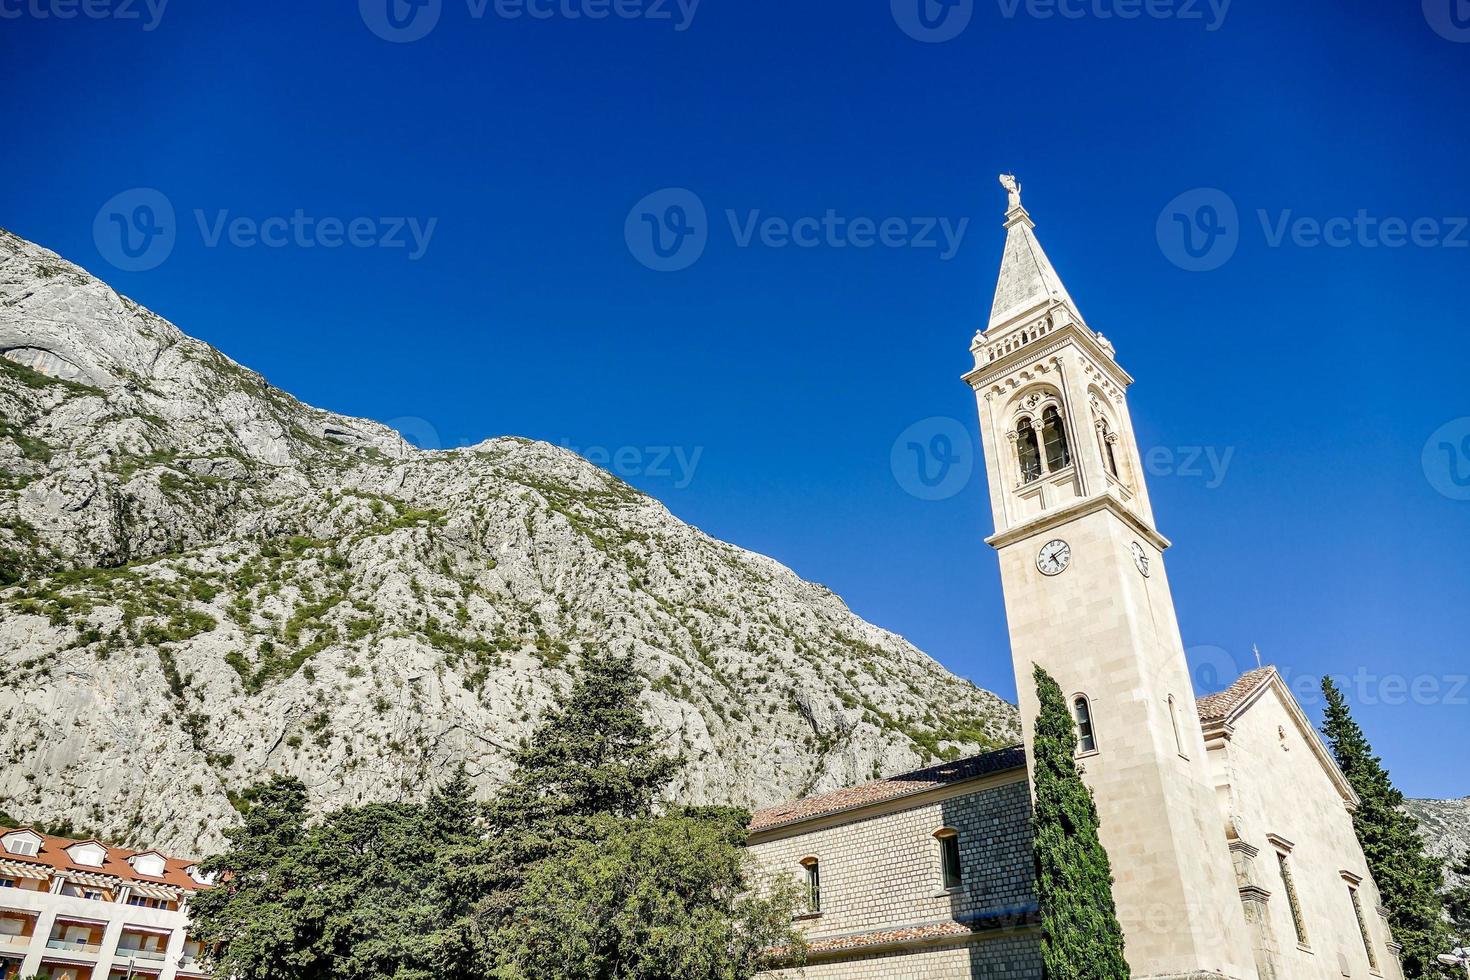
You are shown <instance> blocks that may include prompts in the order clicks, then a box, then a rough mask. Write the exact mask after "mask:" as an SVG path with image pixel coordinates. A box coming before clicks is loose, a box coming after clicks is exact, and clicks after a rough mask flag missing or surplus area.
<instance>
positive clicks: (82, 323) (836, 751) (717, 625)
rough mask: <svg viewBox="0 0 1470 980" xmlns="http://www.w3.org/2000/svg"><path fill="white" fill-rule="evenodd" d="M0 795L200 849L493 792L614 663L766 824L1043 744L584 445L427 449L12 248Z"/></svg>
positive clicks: (717, 790)
mask: <svg viewBox="0 0 1470 980" xmlns="http://www.w3.org/2000/svg"><path fill="white" fill-rule="evenodd" d="M0 353H3V355H4V356H3V358H0V721H3V724H0V754H3V757H4V758H5V760H6V764H5V766H4V768H3V770H0V809H3V810H4V811H6V812H8V813H10V814H11V815H13V816H14V817H15V818H17V819H20V820H25V821H35V822H43V823H46V824H48V825H56V824H66V823H69V824H71V825H72V827H73V828H75V829H76V830H77V831H78V832H85V833H95V834H97V835H99V836H101V837H103V838H106V839H111V840H116V841H118V842H120V843H132V844H138V845H144V844H146V845H152V846H161V847H165V848H167V849H171V850H173V851H175V852H180V853H186V854H198V853H202V852H207V851H209V850H210V849H211V848H213V847H215V846H217V844H218V843H219V841H220V836H219V832H220V829H221V827H222V826H223V825H224V824H225V823H226V822H227V821H228V820H229V819H230V818H231V817H232V815H233V812H232V803H234V802H235V801H237V799H238V794H239V793H240V792H241V791H243V790H244V789H245V788H246V787H248V786H249V785H250V784H251V783H252V782H254V781H256V780H258V779H260V778H261V777H263V776H265V775H267V774H269V773H277V772H286V773H292V774H295V775H297V776H299V777H300V778H302V779H303V780H304V781H305V782H306V783H307V785H308V786H309V787H310V790H311V793H312V795H313V799H314V801H315V802H316V803H317V804H318V805H321V806H330V805H335V804H342V803H350V802H357V801H364V800H373V799H384V798H396V797H399V796H415V795H417V794H420V793H422V792H424V790H425V789H426V787H427V786H428V785H430V784H431V783H432V782H433V780H434V779H435V778H436V777H437V776H438V775H439V774H440V773H442V772H443V771H444V770H445V768H446V767H448V766H449V765H451V764H452V763H454V762H455V761H457V760H461V759H462V760H465V761H466V762H467V763H468V764H469V766H470V768H471V771H472V773H474V774H475V775H476V778H477V779H478V781H479V783H480V786H481V788H482V791H483V792H485V793H488V792H490V791H491V789H492V788H493V786H494V784H495V783H496V782H497V781H498V780H500V779H502V778H503V777H504V775H505V774H506V772H507V770H508V765H507V759H508V753H509V752H510V751H511V749H512V748H513V747H514V746H515V745H516V743H517V741H518V740H519V739H520V738H521V737H522V736H524V735H525V734H526V733H527V732H529V731H530V729H531V728H532V727H533V726H534V724H535V723H536V721H537V719H538V717H539V715H540V714H541V713H542V711H543V710H544V709H545V707H546V706H547V705H548V704H549V703H550V702H551V701H552V700H553V699H554V698H555V697H556V696H557V694H558V692H559V691H560V690H562V689H564V688H565V686H566V684H567V682H568V673H567V670H568V668H569V667H571V666H573V665H574V664H575V663H576V662H577V659H578V658H579V657H580V656H582V655H583V654H584V653H586V652H587V651H589V650H602V649H605V650H611V651H616V652H619V653H624V652H630V653H632V654H633V656H634V657H635V658H636V661H637V663H638V665H639V667H640V669H641V670H642V671H643V673H644V674H645V675H646V676H647V678H648V681H649V684H650V690H649V694H648V698H647V703H648V711H649V713H650V717H651V720H653V721H654V722H655V723H656V724H658V725H659V726H660V728H661V729H662V730H663V731H665V732H666V733H667V737H668V741H669V743H670V748H671V750H672V749H677V750H679V751H682V752H683V753H684V754H685V755H686V756H687V757H688V759H689V764H688V765H687V766H686V767H685V770H684V775H683V777H682V779H681V781H680V782H679V784H678V786H677V796H678V797H679V798H680V799H683V800H688V801H694V802H715V801H728V800H733V801H735V802H738V803H743V804H748V805H764V804H768V803H771V802H775V801H779V800H782V799H786V798H791V797H795V796H798V795H800V794H803V793H806V792H809V791H816V790H824V789H829V788H834V787H837V786H839V785H843V784H847V783H851V782H855V781H860V780H866V779H869V778H873V777H875V776H877V775H880V774H887V773H892V772H895V771H900V770H904V769H907V768H911V767H915V766H917V765H920V764H922V763H924V762H926V761H928V760H930V759H932V758H934V757H936V756H941V755H954V754H958V753H968V752H973V751H977V750H981V749H983V748H987V747H990V746H994V745H997V744H1002V743H1007V742H1011V741H1013V740H1015V739H1016V738H1017V737H1018V726H1017V719H1016V713H1015V709H1014V708H1012V707H1011V706H1010V705H1008V704H1006V703H1005V702H1003V701H1001V700H1000V699H999V698H997V697H995V696H994V695H992V694H990V693H988V692H985V691H982V690H979V689H977V688H976V687H974V686H973V685H971V684H969V683H967V682H965V681H962V680H960V679H959V678H957V677H955V676H953V675H951V674H950V673H949V672H947V671H946V670H944V669H943V668H942V667H941V666H940V665H939V664H937V663H936V662H934V661H933V660H932V659H930V658H929V657H927V656H926V655H924V654H923V653H921V652H920V651H919V650H917V649H915V648H914V647H913V646H912V645H910V644H909V643H907V642H905V641H904V640H903V639H902V638H900V637H898V636H895V635H893V634H892V633H889V632H886V631H885V630H882V629H879V628H878V627H876V626H872V625H870V624H868V623H866V622H864V621H863V620H861V619H860V618H858V617H857V616H856V615H854V614H853V613H852V612H851V611H849V610H848V609H847V608H846V606H845V605H844V604H843V603H842V601H841V600H840V599H839V598H838V597H837V596H835V595H833V594H832V593H831V592H830V591H828V590H826V589H824V588H822V587H821V586H819V585H814V584H812V583H809V582H805V581H803V580H801V579H800V578H799V577H798V576H796V575H795V574H794V573H793V572H791V571H790V570H789V569H787V568H785V567H783V566H781V565H780V564H778V563H777V562H775V561H773V560H771V559H769V558H765V557H762V556H760V555H757V554H752V553H750V552H748V551H744V550H742V549H740V548H738V547H735V546H734V545H730V544H726V543H724V542H721V541H717V540H714V539H713V538H710V537H709V536H708V535H705V534H703V533H701V532H700V531H698V530H697V529H695V528H693V527H690V526H688V525H686V524H684V523H682V522H680V521H679V520H678V519H676V518H675V517H674V516H673V515H672V514H670V513H669V511H668V510H666V509H665V508H664V507H663V506H662V505H660V504H659V503H658V502H657V501H656V500H653V499H651V498H649V497H647V496H645V495H643V494H641V493H639V492H638V491H636V490H634V489H632V488H631V487H629V486H628V485H627V484H625V483H623V482H622V481H620V480H618V479H616V478H615V477H613V476H611V475H610V474H608V473H606V472H604V471H602V470H600V469H598V468H596V467H594V466H592V465H591V464H590V463H587V462H586V461H584V460H582V459H580V458H579V457H577V456H575V455H573V454H572V453H570V452H567V451H565V450H562V449H558V448H555V447H553V446H550V445H546V444H542V443H535V442H531V441H528V440H525V439H518V438H497V439H491V440H489V441H487V442H484V443H481V444H480V445H478V446H474V447H471V448H468V449H460V450H453V451H445V452H427V451H420V450H418V449H415V448H414V447H412V446H411V445H409V444H407V443H406V442H405V441H404V440H403V439H402V438H401V437H400V436H399V435H398V434H397V433H395V432H393V431H392V430H390V429H388V428H386V427H385V426H382V425H379V424H376V423H373V422H368V421H363V420H360V419H351V418H345V417H342V416H339V415H335V414H332V413H330V412H326V411H322V410H320V409H316V408H312V407H310V406H308V405H304V404H302V403H301V402H299V401H297V400H296V399H294V398H292V397H291V396H290V395H288V394H286V393H285V392H283V391H280V390H278V389H276V388H273V387H272V386H271V385H270V384H269V383H267V382H266V381H265V380H264V379H263V378H262V377H261V376H260V375H258V374H256V373H254V372H252V371H250V370H248V369H246V368H244V367H242V366H240V365H238V364H236V363H235V362H233V361H231V360H230V359H229V358H228V357H226V356H224V355H223V354H221V353H220V352H219V351H217V350H215V349H213V348H211V347H210V346H208V345H207V344H204V343H202V342H200V341H198V340H195V339H193V338H190V337H188V336H186V335H185V334H184V333H182V332H181V331H180V330H179V329H178V328H177V327H175V326H174V325H173V324H171V323H168V322H167V321H165V320H163V319H162V318H160V317H158V316H156V315H155V314H153V313H151V312H149V311H148V310H146V309H144V308H142V307H141V306H139V305H138V304H136V303H134V302H132V301H131V300H129V299H127V298H126V297H123V296H120V295H118V294H117V293H116V292H114V291H113V290H112V289H110V288H109V287H108V286H106V285H105V284H104V283H102V282H100V281H99V280H97V279H95V278H93V277H92V276H90V275H88V274H87V273H86V272H85V271H83V270H82V269H80V268H78V267H77V266H75V265H72V264H71V263H68V262H66V261H63V260H62V259H60V258H59V257H58V256H57V255H55V254H54V253H52V252H49V251H47V250H45V249H43V248H40V247H38V246H36V245H34V244H31V243H29V242H26V241H24V240H22V239H20V238H18V237H16V236H14V235H11V234H9V233H6V232H4V231H0Z"/></svg>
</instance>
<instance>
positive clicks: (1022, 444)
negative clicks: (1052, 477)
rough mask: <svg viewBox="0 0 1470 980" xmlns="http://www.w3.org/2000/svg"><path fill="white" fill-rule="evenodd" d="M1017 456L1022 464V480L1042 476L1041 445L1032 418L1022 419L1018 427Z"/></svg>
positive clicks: (1028, 481)
mask: <svg viewBox="0 0 1470 980" xmlns="http://www.w3.org/2000/svg"><path fill="white" fill-rule="evenodd" d="M1016 458H1017V461H1018V462H1020V464H1021V482H1022V483H1031V482H1033V481H1035V480H1038V479H1040V478H1041V446H1040V444H1039V443H1038V442H1037V439H1036V429H1035V428H1034V427H1033V426H1032V425H1031V420H1030V419H1022V420H1021V421H1020V423H1019V424H1018V425H1017V427H1016Z"/></svg>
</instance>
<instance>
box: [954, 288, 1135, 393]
mask: <svg viewBox="0 0 1470 980" xmlns="http://www.w3.org/2000/svg"><path fill="white" fill-rule="evenodd" d="M1063 305H1065V304H1060V303H1058V304H1055V306H1063ZM1068 343H1073V344H1076V345H1077V346H1078V347H1081V348H1082V349H1083V351H1084V352H1086V353H1087V354H1088V356H1089V357H1090V358H1091V359H1092V360H1093V362H1095V363H1096V364H1098V365H1100V366H1101V367H1102V368H1103V369H1104V370H1106V372H1107V374H1108V375H1109V377H1110V380H1112V381H1113V383H1115V384H1117V385H1118V386H1119V387H1121V388H1124V389H1126V388H1127V387H1128V386H1129V385H1131V384H1133V378H1132V377H1131V376H1130V375H1129V374H1128V372H1127V371H1124V370H1123V369H1122V368H1121V367H1119V366H1118V362H1116V361H1114V360H1113V359H1112V358H1111V357H1109V356H1108V354H1107V352H1106V351H1104V350H1103V348H1102V345H1101V344H1099V343H1098V342H1097V338H1096V337H1095V336H1094V335H1093V333H1092V331H1091V329H1089V328H1087V327H1084V326H1082V325H1081V324H1079V323H1077V322H1076V321H1073V320H1069V321H1067V322H1066V323H1063V324H1061V325H1060V326H1058V327H1057V328H1055V329H1054V330H1053V331H1052V332H1051V333H1049V334H1047V336H1046V340H1045V342H1043V343H1042V344H1041V345H1040V346H1031V345H1026V344H1023V345H1022V346H1020V347H1017V348H1016V349H1015V350H1013V351H1010V352H1008V353H1006V354H1002V355H1001V356H1000V357H997V358H996V359H995V360H993V361H986V362H985V363H984V364H981V365H978V366H977V367H976V368H975V369H974V370H972V371H969V372H968V373H966V374H965V375H964V380H965V382H966V383H967V384H969V385H970V387H972V388H974V389H975V390H976V391H979V390H980V389H981V388H983V387H985V386H986V385H988V384H992V383H993V382H995V381H996V380H997V379H999V378H1002V377H1004V376H1005V375H1007V374H1010V373H1011V372H1012V371H1014V370H1015V369H1016V368H1017V367H1018V366H1019V365H1021V364H1022V363H1025V362H1027V361H1034V360H1039V359H1041V358H1044V357H1046V356H1048V355H1050V354H1055V353H1056V352H1057V351H1060V350H1062V349H1063V348H1064V347H1066V346H1067V344H1068Z"/></svg>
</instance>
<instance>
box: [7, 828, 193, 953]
mask: <svg viewBox="0 0 1470 980" xmlns="http://www.w3.org/2000/svg"><path fill="white" fill-rule="evenodd" d="M208 886H209V882H208V880H207V879H206V878H205V876H204V874H203V872H201V871H200V870H199V868H198V866H197V865H195V864H193V863H192V862H190V861H184V860H179V859H177V858H170V857H167V856H165V855H163V854H160V853H159V852H157V851H131V850H128V849H126V848H121V847H109V846H108V845H106V844H104V843H102V842H101V841H96V840H70V839H68V838H63V837H52V836H50V835H48V834H42V833H38V832H36V831H34V830H30V829H28V828H25V827H18V828H15V829H3V828H0V980H17V978H20V977H31V976H42V977H49V978H51V980H130V978H136V980H153V978H158V980H174V978H188V977H204V976H207V975H208V974H207V972H206V970H205V967H204V964H203V962H202V959H201V956H200V948H199V944H198V943H196V942H194V941H193V940H191V939H190V938H189V935H188V921H189V920H188V904H189V898H190V896H192V895H193V894H194V893H196V892H198V891H200V890H201V889H204V888H207V887H208Z"/></svg>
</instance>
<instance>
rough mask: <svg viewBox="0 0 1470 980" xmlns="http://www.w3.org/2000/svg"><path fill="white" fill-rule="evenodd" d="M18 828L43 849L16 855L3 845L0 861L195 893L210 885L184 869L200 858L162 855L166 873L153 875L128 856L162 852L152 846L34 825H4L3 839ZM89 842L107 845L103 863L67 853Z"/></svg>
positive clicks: (1, 831)
mask: <svg viewBox="0 0 1470 980" xmlns="http://www.w3.org/2000/svg"><path fill="white" fill-rule="evenodd" d="M16 831H27V832H29V833H32V834H35V835H36V836H37V837H39V838H41V850H40V852H39V853H37V854H36V855H35V856H33V857H31V856H27V855H24V854H12V853H10V852H9V851H7V850H5V848H3V847H0V860H4V861H15V862H18V863H21V864H33V865H39V866H41V867H44V868H50V869H52V870H53V871H61V872H68V871H84V872H89V873H91V874H100V875H110V876H112V877H114V878H120V879H122V880H123V881H124V882H142V883H145V884H150V885H172V886H174V887H175V888H183V889H185V890H187V891H191V892H192V891H199V890H201V889H202V888H204V887H206V886H204V885H201V884H199V882H197V881H195V880H194V879H193V878H191V877H189V874H188V872H187V871H185V870H184V869H185V868H187V867H190V866H192V865H194V864H197V863H198V862H197V861H190V860H187V859H184V858H171V857H167V856H165V855H161V854H160V855H159V856H160V857H163V858H164V865H163V874H162V875H161V876H159V877H153V876H152V875H143V874H139V873H138V872H136V871H134V870H133V866H132V865H131V864H129V863H128V858H130V857H135V856H137V855H139V854H158V853H159V852H158V851H155V850H152V849H148V850H142V851H132V850H129V849H127V848H125V847H109V846H108V845H106V844H103V843H102V842H101V841H96V840H90V839H89V840H73V839H72V838H69V837H53V836H51V835H50V834H43V833H41V832H40V831H39V830H35V829H33V828H31V827H0V838H4V837H6V836H8V835H10V834H12V833H14V832H16ZM88 843H91V844H101V845H102V846H103V847H104V848H106V850H107V854H106V856H105V857H104V858H103V859H102V864H101V866H95V865H90V864H77V863H76V862H75V861H73V860H72V859H71V855H69V854H67V852H66V849H67V848H68V847H72V846H74V845H76V844H88Z"/></svg>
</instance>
